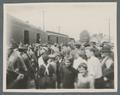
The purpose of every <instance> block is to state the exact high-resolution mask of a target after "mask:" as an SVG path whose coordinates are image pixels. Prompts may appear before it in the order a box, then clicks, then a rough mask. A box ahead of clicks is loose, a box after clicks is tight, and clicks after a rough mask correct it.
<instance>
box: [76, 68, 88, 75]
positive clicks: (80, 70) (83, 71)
mask: <svg viewBox="0 0 120 95" xmlns="http://www.w3.org/2000/svg"><path fill="white" fill-rule="evenodd" d="M78 72H79V73H81V74H82V75H85V74H86V72H87V70H85V68H84V67H83V66H81V67H79V68H78Z"/></svg>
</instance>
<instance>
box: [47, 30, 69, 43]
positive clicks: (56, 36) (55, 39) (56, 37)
mask: <svg viewBox="0 0 120 95" xmlns="http://www.w3.org/2000/svg"><path fill="white" fill-rule="evenodd" d="M46 32H47V35H48V42H50V43H52V44H53V43H58V44H61V43H64V44H65V43H68V41H69V37H68V35H65V34H62V33H56V32H53V31H46Z"/></svg>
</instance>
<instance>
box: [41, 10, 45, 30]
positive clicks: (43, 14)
mask: <svg viewBox="0 0 120 95" xmlns="http://www.w3.org/2000/svg"><path fill="white" fill-rule="evenodd" d="M42 25H43V31H44V32H45V11H44V10H42Z"/></svg>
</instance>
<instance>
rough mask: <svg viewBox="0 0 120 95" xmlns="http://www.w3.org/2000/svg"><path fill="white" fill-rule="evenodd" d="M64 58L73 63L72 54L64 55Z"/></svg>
mask: <svg viewBox="0 0 120 95" xmlns="http://www.w3.org/2000/svg"><path fill="white" fill-rule="evenodd" d="M65 60H69V61H70V62H72V63H73V61H74V59H73V57H72V56H66V57H65Z"/></svg>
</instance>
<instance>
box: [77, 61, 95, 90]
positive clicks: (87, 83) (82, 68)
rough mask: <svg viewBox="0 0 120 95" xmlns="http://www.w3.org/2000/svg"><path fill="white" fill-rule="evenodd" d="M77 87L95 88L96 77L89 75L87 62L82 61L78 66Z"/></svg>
mask: <svg viewBox="0 0 120 95" xmlns="http://www.w3.org/2000/svg"><path fill="white" fill-rule="evenodd" d="M75 88H94V79H93V78H92V77H90V76H89V75H88V71H87V64H86V63H81V64H80V65H79V66H78V76H77V79H76V82H75Z"/></svg>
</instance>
